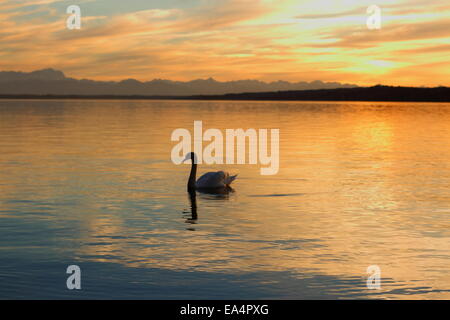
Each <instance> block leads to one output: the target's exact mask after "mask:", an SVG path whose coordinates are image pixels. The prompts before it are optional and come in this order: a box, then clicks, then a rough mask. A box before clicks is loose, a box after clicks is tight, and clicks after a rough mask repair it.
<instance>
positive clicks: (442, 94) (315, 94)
mask: <svg viewBox="0 0 450 320" xmlns="http://www.w3.org/2000/svg"><path fill="white" fill-rule="evenodd" d="M0 100H218V101H224V100H225V101H226V100H237V101H245V100H248V101H368V102H382V101H384V102H450V87H436V88H415V87H389V86H374V87H357V88H338V89H317V90H297V91H277V92H257V93H232V94H224V95H191V96H167V95H161V96H157V95H152V96H146V95H38V94H11V95H8V94H6V95H5V94H2V95H0Z"/></svg>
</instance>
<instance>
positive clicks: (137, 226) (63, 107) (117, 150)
mask: <svg viewBox="0 0 450 320" xmlns="http://www.w3.org/2000/svg"><path fill="white" fill-rule="evenodd" d="M194 120H202V121H203V125H204V127H205V129H206V128H218V129H221V130H225V129H226V128H280V171H279V174H278V175H276V176H261V175H260V174H259V169H260V166H259V165H235V166H232V165H228V166H225V165H221V166H218V165H217V166H216V165H213V166H206V165H202V166H200V168H199V173H200V174H201V173H203V172H205V171H212V170H215V169H222V168H225V169H228V170H229V171H230V172H231V173H238V174H239V177H238V179H237V180H236V182H235V183H234V188H235V190H236V192H235V193H233V194H230V195H229V196H226V197H218V196H207V195H198V196H197V199H196V202H197V207H198V209H197V211H198V217H197V220H195V221H193V220H192V219H191V218H192V216H191V208H190V199H189V197H188V195H187V193H186V191H185V188H186V186H185V185H186V180H187V176H188V174H189V165H183V166H176V165H174V164H172V162H171V160H170V152H171V149H172V147H173V146H174V145H175V143H173V142H171V141H170V135H171V133H172V131H173V130H174V129H176V128H187V129H190V130H193V121H194ZM0 133H1V135H0V151H1V156H0V298H2V299H8V298H31V299H34V298H44V299H46V298H63V299H73V298H137V299H153V298H165V299H175V298H184V299H196V298H202V299H204V298H215V299H222V298H224V299H227V298H238V299H241V298H257V299H259V298H276V299H280V298H291V299H292V298H294V299H296V298H299V299H301V298H323V299H329V298H343V299H348V298H388V299H390V298H395V299H404V298H412V299H432V298H445V299H449V298H450V273H449V267H450V192H449V191H450V190H449V188H450V104H419V103H350V102H343V103H334V102H289V103H284V102H282V103H278V102H199V101H0ZM71 264H76V265H79V266H80V267H81V270H82V290H81V291H69V290H67V289H66V278H67V276H68V275H66V273H65V271H66V268H67V266H69V265H71ZM370 265H378V266H379V267H380V268H381V272H382V274H381V276H382V280H381V281H382V282H381V286H382V287H381V289H380V290H368V289H367V288H366V279H367V274H366V269H367V267H368V266H370Z"/></svg>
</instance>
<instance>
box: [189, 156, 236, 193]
mask: <svg viewBox="0 0 450 320" xmlns="http://www.w3.org/2000/svg"><path fill="white" fill-rule="evenodd" d="M187 160H191V161H192V166H191V173H190V175H189V180H188V191H193V190H196V189H197V190H213V189H218V190H220V189H228V188H230V184H231V183H232V182H233V181H234V180H235V179H236V177H237V175H235V176H230V174H229V173H228V172H224V171H217V172H208V173H205V174H204V175H202V176H201V177H200V178H199V179H198V180H197V181H196V175H197V156H196V154H195V153H194V152H190V153H188V154H187V155H186V158H185V159H184V160H183V162H185V161H187Z"/></svg>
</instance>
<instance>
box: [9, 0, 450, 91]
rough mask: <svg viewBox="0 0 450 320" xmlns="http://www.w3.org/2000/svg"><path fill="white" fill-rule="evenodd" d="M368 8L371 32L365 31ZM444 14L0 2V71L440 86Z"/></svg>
mask: <svg viewBox="0 0 450 320" xmlns="http://www.w3.org/2000/svg"><path fill="white" fill-rule="evenodd" d="M373 4H375V5H378V6H379V7H380V8H381V9H382V20H381V23H382V27H381V30H369V29H368V28H367V26H366V20H367V18H368V17H369V14H367V12H366V10H367V8H368V7H369V6H370V5H373ZM70 5H79V6H80V7H81V13H82V27H81V30H68V29H67V28H66V19H67V17H68V16H69V15H68V14H67V13H66V9H67V7H68V6H70ZM449 17H450V3H448V2H446V1H441V0H409V1H401V0H397V1H395V0H369V1H366V0H358V1H348V0H341V1H338V0H335V1H332V0H311V1H304V0H80V1H75V0H69V1H56V0H6V1H5V0H0V70H2V71H33V70H37V69H43V68H55V69H58V70H61V71H64V72H65V73H66V75H67V76H70V77H74V78H89V79H95V80H121V79H126V78H135V79H138V80H152V79H155V78H163V79H171V80H183V81H186V80H192V79H197V78H209V77H213V78H215V79H216V80H220V81H228V80H240V79H258V80H263V81H277V80H287V81H313V80H322V81H338V82H345V83H354V84H358V85H374V84H379V83H382V84H387V85H412V86H437V85H447V86H448V85H450V80H449V79H450V61H449V60H450V59H449V57H450V19H449Z"/></svg>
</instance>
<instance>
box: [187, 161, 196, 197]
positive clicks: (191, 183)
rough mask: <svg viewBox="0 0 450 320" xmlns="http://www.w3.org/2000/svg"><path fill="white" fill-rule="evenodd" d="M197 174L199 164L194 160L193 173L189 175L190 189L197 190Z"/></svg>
mask: <svg viewBox="0 0 450 320" xmlns="http://www.w3.org/2000/svg"><path fill="white" fill-rule="evenodd" d="M196 176H197V164H196V163H194V161H192V166H191V174H190V175H189V181H188V191H192V190H195V178H196Z"/></svg>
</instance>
